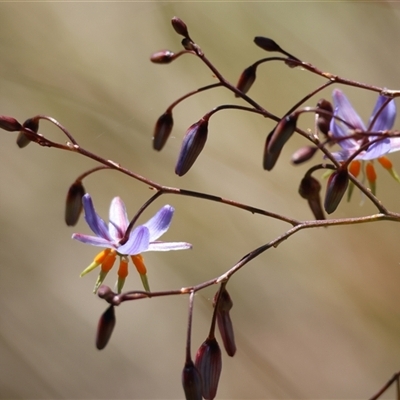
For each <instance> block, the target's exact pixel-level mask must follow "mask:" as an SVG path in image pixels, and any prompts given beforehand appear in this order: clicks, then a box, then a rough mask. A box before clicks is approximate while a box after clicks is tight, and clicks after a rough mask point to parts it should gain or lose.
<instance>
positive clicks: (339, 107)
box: [330, 89, 400, 193]
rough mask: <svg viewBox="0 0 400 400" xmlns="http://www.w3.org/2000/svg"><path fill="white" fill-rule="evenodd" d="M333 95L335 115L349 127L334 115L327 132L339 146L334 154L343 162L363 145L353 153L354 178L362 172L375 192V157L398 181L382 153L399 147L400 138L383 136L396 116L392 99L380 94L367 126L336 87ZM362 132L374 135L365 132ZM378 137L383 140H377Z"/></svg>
mask: <svg viewBox="0 0 400 400" xmlns="http://www.w3.org/2000/svg"><path fill="white" fill-rule="evenodd" d="M332 97H333V103H334V116H335V117H339V118H341V119H343V120H344V121H346V122H347V123H348V124H349V125H350V126H351V128H350V127H349V126H347V125H345V124H343V123H341V122H338V121H337V119H335V118H332V120H331V123H330V131H331V134H332V138H333V139H334V140H336V141H337V142H338V144H339V146H340V147H341V150H340V151H338V152H336V153H333V156H334V157H335V158H336V160H338V161H343V162H345V161H347V160H348V159H349V158H351V157H353V156H354V154H355V153H356V152H358V151H360V150H361V148H363V149H364V150H362V151H361V152H360V153H359V154H357V155H356V156H354V158H353V161H351V162H350V165H349V171H350V172H351V173H352V175H354V176H355V177H357V176H358V174H359V173H360V172H361V171H363V173H364V174H365V176H366V178H367V180H368V182H369V185H370V188H371V190H372V192H373V193H375V180H376V173H375V168H374V165H373V160H375V159H376V160H378V162H379V163H380V164H381V165H382V166H383V167H384V168H385V169H387V170H388V171H389V173H390V174H391V175H392V177H393V178H395V179H396V180H397V181H399V182H400V178H399V176H398V175H397V173H396V172H395V171H394V169H393V167H392V163H391V162H390V160H389V159H388V158H387V157H386V156H385V155H386V154H388V153H392V152H394V151H398V150H400V138H397V137H392V138H390V137H387V136H383V135H384V134H385V133H386V132H387V131H390V130H391V129H392V128H393V125H394V121H395V119H396V104H395V102H394V101H393V100H389V99H388V98H387V97H385V96H381V95H380V96H379V97H378V100H377V102H376V104H375V107H374V110H373V111H372V114H371V117H370V118H369V122H368V126H367V127H366V126H365V125H364V123H363V121H362V119H361V118H360V116H359V115H358V113H357V112H356V111H355V110H354V108H353V106H352V105H351V103H350V101H349V100H348V99H347V97H346V96H345V95H344V94H343V92H342V91H341V90H339V89H335V90H334V91H333V94H332ZM388 100H389V101H388ZM363 133H377V134H376V135H365V134H363ZM380 137H382V139H381V140H378V139H379V138H380ZM377 140H378V141H377ZM368 143H371V145H369V146H368Z"/></svg>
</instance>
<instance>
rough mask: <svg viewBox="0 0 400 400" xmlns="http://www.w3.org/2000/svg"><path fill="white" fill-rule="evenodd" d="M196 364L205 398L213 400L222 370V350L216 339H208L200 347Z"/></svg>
mask: <svg viewBox="0 0 400 400" xmlns="http://www.w3.org/2000/svg"><path fill="white" fill-rule="evenodd" d="M194 364H195V366H196V368H197V369H198V371H199V372H200V375H201V381H202V393H203V397H204V398H205V399H207V400H213V399H214V398H215V396H216V394H217V389H218V382H219V377H220V375H221V370H222V357H221V350H220V348H219V345H218V342H217V341H216V339H215V338H207V339H206V341H205V342H204V343H203V344H202V345H201V346H200V348H199V349H198V350H197V354H196V360H195V363H194Z"/></svg>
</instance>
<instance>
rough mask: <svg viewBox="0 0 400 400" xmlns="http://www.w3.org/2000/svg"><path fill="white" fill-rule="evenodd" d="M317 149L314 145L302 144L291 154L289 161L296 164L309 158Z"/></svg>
mask: <svg viewBox="0 0 400 400" xmlns="http://www.w3.org/2000/svg"><path fill="white" fill-rule="evenodd" d="M317 150H318V147H316V146H304V147H301V148H300V149H298V150H297V151H295V152H294V153H293V154H292V158H291V161H292V163H293V164H295V165H298V164H302V163H303V162H306V161H308V160H310V159H311V158H312V157H313V156H314V154H315V152H316V151H317Z"/></svg>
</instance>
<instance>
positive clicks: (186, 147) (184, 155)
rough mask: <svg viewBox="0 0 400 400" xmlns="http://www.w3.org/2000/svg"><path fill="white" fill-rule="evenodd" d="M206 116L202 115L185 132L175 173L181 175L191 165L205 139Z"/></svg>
mask: <svg viewBox="0 0 400 400" xmlns="http://www.w3.org/2000/svg"><path fill="white" fill-rule="evenodd" d="M207 134H208V118H206V117H203V118H202V119H201V120H199V121H198V122H196V123H195V124H193V125H192V126H191V127H190V128H189V129H188V130H187V131H186V133H185V137H184V138H183V142H182V147H181V151H180V153H179V157H178V162H177V163H176V167H175V173H176V174H177V175H179V176H183V175H185V174H186V172H188V171H189V169H190V168H191V167H192V165H193V164H194V162H195V161H196V159H197V157H198V156H199V154H200V153H201V151H202V150H203V147H204V145H205V144H206V141H207Z"/></svg>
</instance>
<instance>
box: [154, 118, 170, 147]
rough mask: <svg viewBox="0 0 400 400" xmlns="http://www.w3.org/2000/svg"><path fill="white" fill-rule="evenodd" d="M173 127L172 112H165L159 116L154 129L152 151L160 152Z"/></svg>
mask: <svg viewBox="0 0 400 400" xmlns="http://www.w3.org/2000/svg"><path fill="white" fill-rule="evenodd" d="M173 127H174V120H173V117H172V112H170V111H166V112H165V113H164V114H163V115H161V116H160V117H159V118H158V120H157V122H156V125H155V127H154V133H153V149H154V150H157V151H160V150H162V149H163V147H164V145H165V143H166V142H167V140H168V138H169V135H170V133H171V132H172V128H173Z"/></svg>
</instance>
